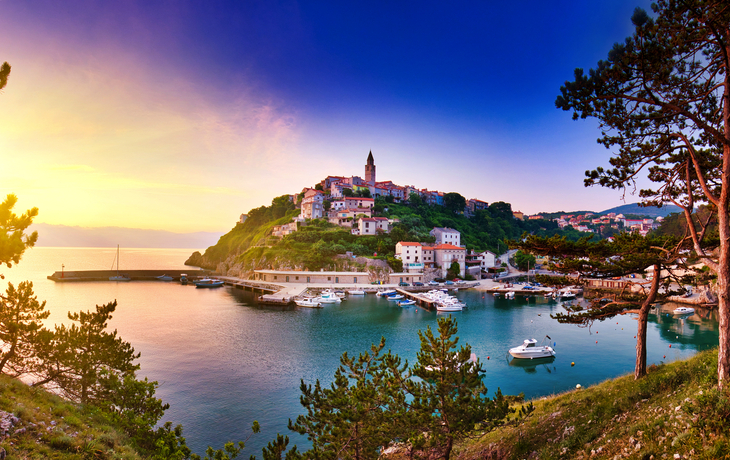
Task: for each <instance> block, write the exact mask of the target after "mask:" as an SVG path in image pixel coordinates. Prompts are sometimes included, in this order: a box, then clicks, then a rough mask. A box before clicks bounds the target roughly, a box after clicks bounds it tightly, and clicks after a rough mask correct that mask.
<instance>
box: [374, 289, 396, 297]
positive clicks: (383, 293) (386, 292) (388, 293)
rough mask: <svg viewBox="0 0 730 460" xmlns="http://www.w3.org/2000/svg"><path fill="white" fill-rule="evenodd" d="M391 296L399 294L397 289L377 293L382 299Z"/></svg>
mask: <svg viewBox="0 0 730 460" xmlns="http://www.w3.org/2000/svg"><path fill="white" fill-rule="evenodd" d="M391 294H397V292H396V290H395V289H388V290H385V291H378V292H376V293H375V295H377V296H380V297H384V296H389V295H391Z"/></svg>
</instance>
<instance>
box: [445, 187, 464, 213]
mask: <svg viewBox="0 0 730 460" xmlns="http://www.w3.org/2000/svg"><path fill="white" fill-rule="evenodd" d="M444 208H446V209H448V210H449V211H451V212H452V213H454V214H457V213H463V212H464V208H466V198H464V197H463V196H461V195H460V194H458V193H456V192H451V193H444Z"/></svg>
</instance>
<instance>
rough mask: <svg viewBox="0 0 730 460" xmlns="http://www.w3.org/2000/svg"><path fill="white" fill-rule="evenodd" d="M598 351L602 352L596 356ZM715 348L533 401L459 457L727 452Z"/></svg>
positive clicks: (726, 411)
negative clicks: (529, 409)
mask: <svg viewBox="0 0 730 460" xmlns="http://www.w3.org/2000/svg"><path fill="white" fill-rule="evenodd" d="M597 359H600V357H597ZM716 385H717V350H710V351H706V352H702V353H700V354H698V355H697V356H695V357H693V358H691V359H690V360H688V361H681V362H676V363H672V364H667V365H660V366H651V367H650V368H649V373H648V375H647V376H646V377H645V378H643V379H641V380H639V381H634V379H633V376H632V375H630V376H625V377H620V378H617V379H615V380H609V381H606V382H604V383H602V384H600V385H596V386H593V387H590V388H586V389H581V390H575V391H571V392H568V393H565V394H561V395H557V396H554V397H549V398H542V399H539V400H537V401H534V406H535V411H534V412H533V413H532V414H530V415H529V416H527V417H526V418H525V419H522V420H519V421H516V420H513V422H511V423H509V424H507V425H506V426H503V427H501V428H499V429H497V430H495V431H493V432H490V433H487V434H485V435H482V436H479V434H478V433H477V436H478V437H477V438H476V439H473V440H471V441H469V442H466V443H464V444H462V445H461V446H460V449H459V453H458V458H460V459H477V458H479V459H524V458H539V459H558V458H564V459H588V458H590V459H618V458H632V459H647V460H648V459H662V458H669V459H675V458H682V459H685V458H693V459H707V460H710V459H713V460H716V459H723V458H724V459H727V458H730V437H729V436H728V435H729V434H730V391H727V390H726V391H718V390H717V389H716Z"/></svg>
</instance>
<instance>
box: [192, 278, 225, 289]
mask: <svg viewBox="0 0 730 460" xmlns="http://www.w3.org/2000/svg"><path fill="white" fill-rule="evenodd" d="M193 283H194V284H195V287H196V288H217V287H221V286H223V281H222V280H217V279H215V278H203V279H201V280H198V281H193Z"/></svg>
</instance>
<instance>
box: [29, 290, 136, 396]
mask: <svg viewBox="0 0 730 460" xmlns="http://www.w3.org/2000/svg"><path fill="white" fill-rule="evenodd" d="M116 307H117V302H116V301H114V302H110V303H107V304H105V305H97V306H96V311H95V312H91V311H80V312H77V313H70V312H69V314H68V318H69V319H70V320H72V321H74V324H72V325H71V326H66V325H64V324H62V325H60V326H56V331H55V334H54V335H55V337H54V342H55V347H54V350H53V351H52V353H51V355H50V356H46V357H43V358H45V359H46V361H47V366H48V367H47V369H46V374H47V375H46V378H45V379H42V381H43V382H44V383H45V382H49V381H50V382H53V384H54V385H55V386H56V387H57V388H58V390H59V392H60V393H61V394H62V395H63V396H65V397H66V398H68V399H71V400H73V401H78V402H80V403H82V404H89V403H91V404H96V405H103V404H106V402H107V401H111V400H113V399H114V395H113V394H112V393H113V389H115V388H117V389H118V388H119V381H122V380H123V379H124V378H125V377H126V376H129V375H132V376H133V375H134V373H135V372H136V371H137V370H138V369H139V365H138V364H134V360H136V359H137V358H139V353H135V352H134V348H132V346H131V345H130V344H129V343H128V342H125V341H123V340H122V339H121V338H120V337H118V336H117V331H116V330H115V331H113V332H111V333H110V332H107V331H106V328H107V325H108V321H109V320H110V319H111V317H112V316H111V314H112V313H113V312H114V310H115V309H116ZM76 323H78V324H76Z"/></svg>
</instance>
